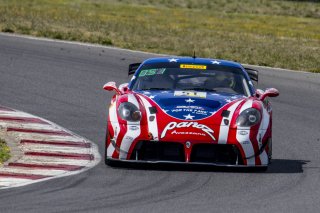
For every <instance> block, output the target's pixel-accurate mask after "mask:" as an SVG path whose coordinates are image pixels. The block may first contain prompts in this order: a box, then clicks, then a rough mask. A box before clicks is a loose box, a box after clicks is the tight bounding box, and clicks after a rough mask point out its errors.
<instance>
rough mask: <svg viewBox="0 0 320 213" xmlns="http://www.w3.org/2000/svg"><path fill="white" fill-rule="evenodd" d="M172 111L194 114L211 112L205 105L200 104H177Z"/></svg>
mask: <svg viewBox="0 0 320 213" xmlns="http://www.w3.org/2000/svg"><path fill="white" fill-rule="evenodd" d="M170 111H171V112H172V113H191V114H194V115H203V116H208V115H210V113H209V112H208V111H207V110H205V109H204V108H203V107H199V106H176V107H175V108H173V109H171V110H170Z"/></svg>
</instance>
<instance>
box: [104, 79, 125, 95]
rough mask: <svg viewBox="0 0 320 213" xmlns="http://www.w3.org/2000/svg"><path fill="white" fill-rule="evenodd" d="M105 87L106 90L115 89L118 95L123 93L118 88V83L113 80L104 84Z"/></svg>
mask: <svg viewBox="0 0 320 213" xmlns="http://www.w3.org/2000/svg"><path fill="white" fill-rule="evenodd" d="M103 89H104V90H107V91H113V90H114V91H115V92H116V94H117V95H121V94H122V93H121V92H120V90H119V89H118V88H117V86H116V83H115V82H113V81H110V82H108V83H106V84H105V85H104V86H103Z"/></svg>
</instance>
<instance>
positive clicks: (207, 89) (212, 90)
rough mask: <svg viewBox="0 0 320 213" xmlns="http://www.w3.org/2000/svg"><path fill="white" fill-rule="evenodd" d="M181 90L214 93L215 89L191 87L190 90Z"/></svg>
mask: <svg viewBox="0 0 320 213" xmlns="http://www.w3.org/2000/svg"><path fill="white" fill-rule="evenodd" d="M181 90H200V91H209V92H216V91H217V90H215V89H209V88H200V87H192V88H183V89H181Z"/></svg>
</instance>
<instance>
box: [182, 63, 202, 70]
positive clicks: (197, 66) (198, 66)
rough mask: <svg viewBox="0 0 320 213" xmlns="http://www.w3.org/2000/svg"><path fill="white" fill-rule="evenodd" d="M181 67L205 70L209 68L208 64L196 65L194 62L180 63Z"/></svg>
mask: <svg viewBox="0 0 320 213" xmlns="http://www.w3.org/2000/svg"><path fill="white" fill-rule="evenodd" d="M180 68H184V69H197V70H205V69H207V66H205V65H194V64H180Z"/></svg>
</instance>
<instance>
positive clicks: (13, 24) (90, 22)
mask: <svg viewBox="0 0 320 213" xmlns="http://www.w3.org/2000/svg"><path fill="white" fill-rule="evenodd" d="M319 26H320V3H315V2H310V1H275V0H242V1H239V0H175V1H170V0H158V1H156V0H130V1H129V0H55V1H51V0H29V1H21V0H0V31H3V32H11V33H13V32H14V33H21V34H29V35H34V36H41V37H49V38H55V39H63V40H73V41H83V42H92V43H99V44H103V45H112V46H117V47H122V48H128V49H135V50H142V51H148V52H155V53H164V54H174V55H182V56H187V55H192V52H193V50H196V53H197V55H198V56H199V57H211V58H221V59H229V60H234V61H238V62H241V63H248V64H256V65H264V66H272V67H282V68H288V69H295V70H306V71H311V72H320V65H319V59H320V27H319Z"/></svg>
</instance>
